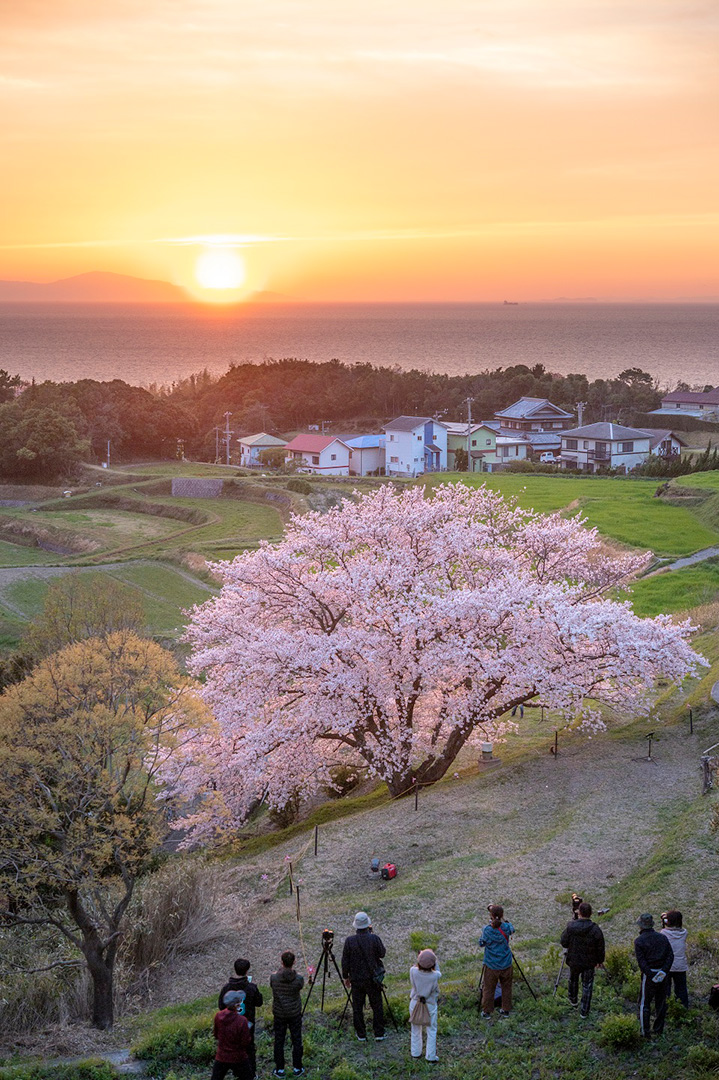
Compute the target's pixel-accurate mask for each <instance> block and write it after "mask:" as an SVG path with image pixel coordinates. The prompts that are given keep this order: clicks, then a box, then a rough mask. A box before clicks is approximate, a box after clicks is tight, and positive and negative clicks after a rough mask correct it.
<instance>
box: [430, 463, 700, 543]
mask: <svg viewBox="0 0 719 1080" xmlns="http://www.w3.org/2000/svg"><path fill="white" fill-rule="evenodd" d="M701 475H703V476H709V475H716V474H709V473H703V474H701ZM681 479H682V481H683V480H684V479H685V478H684V477H682V478H681ZM446 480H451V481H456V480H462V482H465V483H468V484H470V485H471V486H472V487H478V486H480V485H481V484H483V483H486V485H487V487H488V488H491V489H492V490H493V491H501V493H502V494H503V495H508V496H516V498H517V501H518V502H519V505H520V506H523V507H527V508H531V509H534V510H537V511H538V512H540V513H549V512H551V511H554V510H563V509H565V508H567V507H569V508H570V509H569V513H572V514H578V515H581V517H583V518H586V519H587V524H588V525H590V526H595V527H596V528H597V529H598V530H599V532H600V533H602V535H604V536H608V537H611V538H613V539H615V540H618V541H619V542H620V543H622V544H626V545H628V546H630V547H636V548H648V549H650V550H652V551H654V552H655V553H656V554H657V555H660V556H667V557H669V556H674V557H677V558H679V557H680V556H682V555H689V554H691V553H692V552H694V551H699V550H700V549H701V548H705V547H711V546H712V545H713V544H716V543H717V542H719V531H717V530H716V529H714V528H711V527H710V526H708V525H706V524H704V523H702V522H701V521H699V520H698V519H697V518H696V517H695V516H694V514H693V513H692V512H691V510H689V509H687V508H685V507H682V506H674V505H672V504H670V503H667V502H665V501H663V500H661V499H657V498H656V497H655V492H656V489H657V484H656V482H655V481H646V480H623V479H611V478H606V479H605V478H601V479H598V480H592V479H589V478H587V479H583V478H582V477H563V476H532V475H528V474H526V473H496V474H482V475H474V476H469V475H467V474H462V473H448V474H446V475H442V476H437V477H432V478H431V479H430V480H428V481H427V484H428V486H434V485H436V484H438V483H442V482H443V481H446Z"/></svg>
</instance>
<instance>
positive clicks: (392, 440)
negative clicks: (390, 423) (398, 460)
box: [389, 432, 394, 442]
mask: <svg viewBox="0 0 719 1080" xmlns="http://www.w3.org/2000/svg"><path fill="white" fill-rule="evenodd" d="M389 441H390V442H394V435H392V433H391V432H390V436H389Z"/></svg>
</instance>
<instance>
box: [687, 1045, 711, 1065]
mask: <svg viewBox="0 0 719 1080" xmlns="http://www.w3.org/2000/svg"><path fill="white" fill-rule="evenodd" d="M687 1061H688V1062H689V1064H690V1065H691V1066H692V1067H693V1068H695V1069H705V1070H709V1069H712V1070H715V1069H719V1050H715V1049H714V1047H713V1046H706V1044H705V1043H695V1045H694V1046H690V1047H689V1049H688V1050H687Z"/></svg>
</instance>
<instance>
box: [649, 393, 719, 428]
mask: <svg viewBox="0 0 719 1080" xmlns="http://www.w3.org/2000/svg"><path fill="white" fill-rule="evenodd" d="M650 415H651V416H662V415H663V416H666V415H670V416H672V415H674V416H698V417H701V418H702V419H704V420H719V387H716V388H715V389H714V390H706V391H704V392H702V393H694V392H692V391H691V390H675V391H673V392H672V393H671V394H665V396H664V397H663V398H662V404H661V408H659V409H654V410H653V411H652V412H651V413H650Z"/></svg>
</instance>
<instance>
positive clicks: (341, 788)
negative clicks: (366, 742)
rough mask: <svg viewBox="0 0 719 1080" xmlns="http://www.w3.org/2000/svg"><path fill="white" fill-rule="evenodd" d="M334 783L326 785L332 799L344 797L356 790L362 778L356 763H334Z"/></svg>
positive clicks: (332, 772)
mask: <svg viewBox="0 0 719 1080" xmlns="http://www.w3.org/2000/svg"><path fill="white" fill-rule="evenodd" d="M330 777H331V778H332V783H331V784H328V785H327V787H326V789H325V790H326V791H327V794H328V795H329V797H330V799H342V798H344V796H345V795H349V793H350V791H354V789H355V788H356V787H357V785H358V784H359V783H360V781H361V780H362V774H361V772H360V771H359V769H358V768H357V766H356V765H334V766H333V767H332V768H331V769H330Z"/></svg>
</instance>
